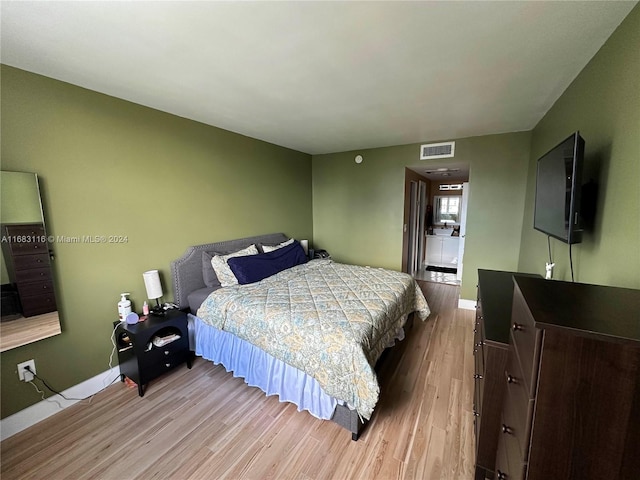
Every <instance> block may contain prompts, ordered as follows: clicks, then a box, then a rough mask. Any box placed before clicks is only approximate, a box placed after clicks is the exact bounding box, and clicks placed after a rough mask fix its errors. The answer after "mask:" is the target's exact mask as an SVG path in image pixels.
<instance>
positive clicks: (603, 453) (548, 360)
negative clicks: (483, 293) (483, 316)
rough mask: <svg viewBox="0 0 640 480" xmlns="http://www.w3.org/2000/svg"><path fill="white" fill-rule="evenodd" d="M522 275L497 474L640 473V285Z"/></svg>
mask: <svg viewBox="0 0 640 480" xmlns="http://www.w3.org/2000/svg"><path fill="white" fill-rule="evenodd" d="M514 278H515V291H514V299H513V312H512V325H511V337H510V344H509V358H508V361H507V368H506V371H505V374H504V385H505V387H506V391H507V392H506V395H505V398H504V402H503V409H502V420H501V422H502V424H501V433H500V439H499V445H498V456H497V463H496V471H495V476H496V478H498V479H509V480H511V479H530V480H537V479H563V480H564V479H575V480H589V479H605V478H606V479H609V478H610V479H614V478H615V479H637V478H640V290H631V289H623V288H613V287H603V286H595V285H585V284H577V283H569V282H560V281H552V280H543V279H536V278H529V277H520V276H516V277H514Z"/></svg>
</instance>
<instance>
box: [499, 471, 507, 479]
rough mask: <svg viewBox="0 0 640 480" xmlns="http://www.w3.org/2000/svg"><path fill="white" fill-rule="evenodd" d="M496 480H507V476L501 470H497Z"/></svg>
mask: <svg viewBox="0 0 640 480" xmlns="http://www.w3.org/2000/svg"><path fill="white" fill-rule="evenodd" d="M497 478H498V480H507V474H506V473H504V472H503V471H501V470H498V477H497Z"/></svg>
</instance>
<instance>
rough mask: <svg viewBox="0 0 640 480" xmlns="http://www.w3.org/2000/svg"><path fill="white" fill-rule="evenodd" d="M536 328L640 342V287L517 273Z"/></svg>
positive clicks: (516, 278)
mask: <svg viewBox="0 0 640 480" xmlns="http://www.w3.org/2000/svg"><path fill="white" fill-rule="evenodd" d="M514 278H515V282H516V284H517V288H518V289H519V290H520V292H521V293H522V296H523V298H524V300H525V301H526V303H527V306H528V308H529V311H530V312H531V315H532V316H533V319H534V321H535V325H536V327H537V328H563V329H570V330H574V331H576V332H577V333H580V334H585V335H590V336H593V335H595V336H599V337H609V339H611V340H620V341H630V342H640V290H634V289H629V288H618V287H605V286H600V285H589V284H583V283H572V282H562V281H557V280H544V279H542V278H535V277H524V276H520V275H516V276H515V277H514Z"/></svg>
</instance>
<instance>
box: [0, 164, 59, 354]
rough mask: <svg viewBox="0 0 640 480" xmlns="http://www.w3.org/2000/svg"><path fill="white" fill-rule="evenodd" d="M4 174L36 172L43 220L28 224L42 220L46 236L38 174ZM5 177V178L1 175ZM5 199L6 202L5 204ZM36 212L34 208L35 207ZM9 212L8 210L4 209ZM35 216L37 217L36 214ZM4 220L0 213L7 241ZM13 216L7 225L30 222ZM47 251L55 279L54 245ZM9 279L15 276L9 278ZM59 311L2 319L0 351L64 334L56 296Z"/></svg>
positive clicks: (35, 177) (41, 218) (36, 185)
mask: <svg viewBox="0 0 640 480" xmlns="http://www.w3.org/2000/svg"><path fill="white" fill-rule="evenodd" d="M4 174H23V175H33V180H34V181H35V189H36V192H37V195H38V201H39V206H38V207H39V211H40V222H33V221H31V222H29V223H42V227H43V229H44V235H45V236H46V235H47V228H46V222H45V218H44V209H43V205H42V194H41V190H40V182H39V179H38V174H36V173H31V172H13V171H7V170H2V171H0V181H3V182H6V181H8V177H7V176H6V175H4ZM2 177H4V178H2ZM4 203H5V202H3V204H4ZM32 211H35V209H32ZM5 213H6V212H5ZM33 219H35V216H33ZM5 220H7V218H6V215H5V216H4V218H3V216H2V215H0V224H1V225H2V232H3V233H2V236H3V238H2V239H1V241H2V242H3V243H6V242H7V241H8V240H9V239H7V238H4V235H5V228H4V225H5ZM12 220H13V219H11V218H10V219H9V221H8V222H6V224H7V225H19V224H20V223H24V224H26V225H28V224H29V223H28V222H26V221H25V222H20V221H12ZM2 250H3V252H2V259H1V260H2V264H3V267H4V268H6V266H7V261H6V258H5V248H3V249H2ZM47 250H48V253H49V261H50V267H51V281H52V282H54V274H53V269H54V266H53V254H52V251H51V245H50V243H49V242H47ZM9 280H10V281H11V280H12V279H9ZM53 291H54V295H55V291H56V286H55V283H54V285H53ZM56 306H57V308H56V310H55V311H53V312H48V313H43V314H40V315H34V316H30V317H24V316H23V317H20V318H17V319H12V320H7V321H3V322H0V352H4V351H7V350H11V349H13V348H17V347H21V346H23V345H28V344H30V343H33V342H36V341H38V340H43V339H45V338H50V337H53V336H55V335H59V334H60V333H62V329H61V326H60V314H59V306H58V301H57V298H56Z"/></svg>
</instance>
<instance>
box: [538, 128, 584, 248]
mask: <svg viewBox="0 0 640 480" xmlns="http://www.w3.org/2000/svg"><path fill="white" fill-rule="evenodd" d="M583 157H584V140H583V139H582V137H581V136H580V133H579V132H575V133H574V134H573V135H571V136H570V137H569V138H567V139H566V140H564V141H563V142H561V143H560V144H559V145H557V146H556V147H555V148H553V149H552V150H550V151H549V152H547V153H546V154H545V155H543V156H542V157H540V159H538V168H537V175H536V199H535V211H534V215H533V228H535V229H536V230H539V231H540V232H543V233H546V234H547V235H550V236H552V237H554V238H557V239H558V240H561V241H563V242H565V243H569V244H572V243H580V241H581V240H582V229H581V225H580V223H581V222H580V191H581V188H582V164H583V161H584V158H583Z"/></svg>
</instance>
